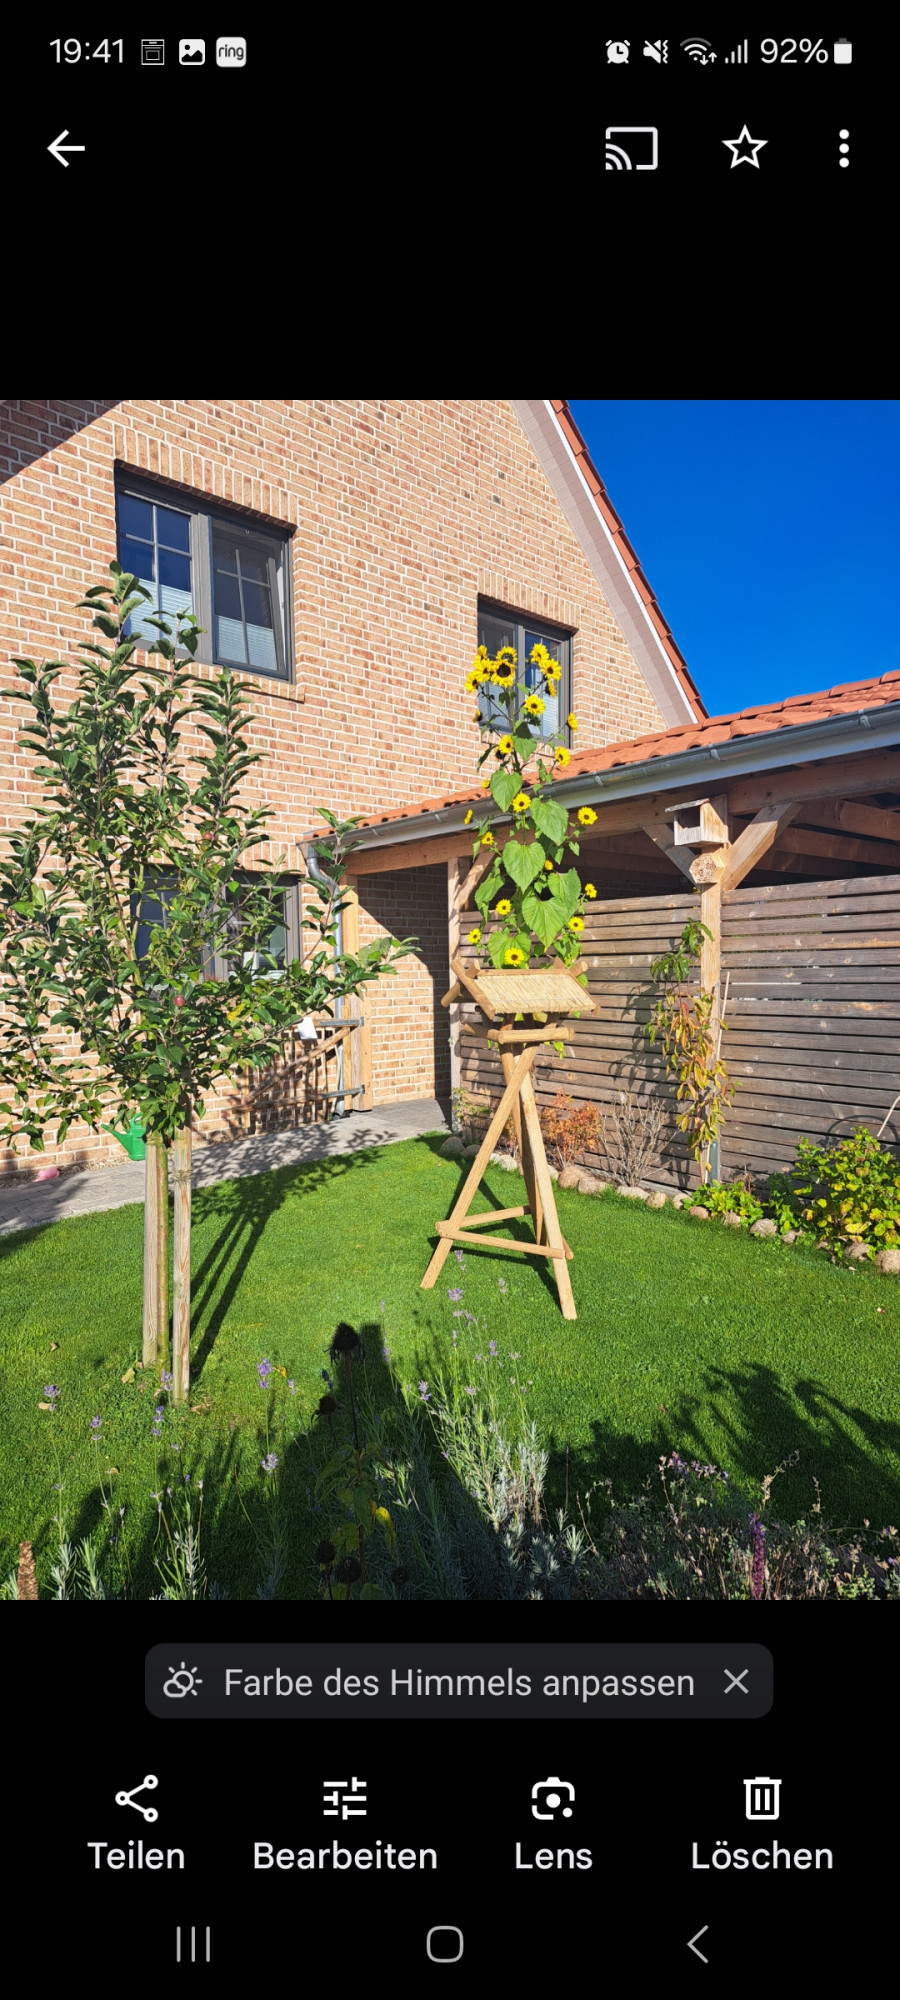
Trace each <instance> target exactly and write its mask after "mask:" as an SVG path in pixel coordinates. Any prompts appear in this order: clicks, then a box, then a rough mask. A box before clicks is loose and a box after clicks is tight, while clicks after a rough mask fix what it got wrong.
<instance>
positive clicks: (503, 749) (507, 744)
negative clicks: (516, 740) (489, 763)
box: [496, 736, 513, 757]
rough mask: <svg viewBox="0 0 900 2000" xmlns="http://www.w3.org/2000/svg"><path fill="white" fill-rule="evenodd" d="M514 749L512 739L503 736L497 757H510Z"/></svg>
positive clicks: (498, 746)
mask: <svg viewBox="0 0 900 2000" xmlns="http://www.w3.org/2000/svg"><path fill="white" fill-rule="evenodd" d="M512 747H513V740H512V737H511V736H501V738H500V741H499V743H498V745H497V749H496V755H497V756H498V757H508V756H509V753H510V751H511V749H512Z"/></svg>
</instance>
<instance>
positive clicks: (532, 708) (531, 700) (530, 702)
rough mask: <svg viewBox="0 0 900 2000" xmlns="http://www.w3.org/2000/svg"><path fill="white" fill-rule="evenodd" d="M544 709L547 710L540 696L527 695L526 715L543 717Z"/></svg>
mask: <svg viewBox="0 0 900 2000" xmlns="http://www.w3.org/2000/svg"><path fill="white" fill-rule="evenodd" d="M544 708H545V703H544V702H542V700H541V697H540V695H539V694H529V695H526V697H525V713H526V715H543V713H544Z"/></svg>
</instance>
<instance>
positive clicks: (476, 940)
mask: <svg viewBox="0 0 900 2000" xmlns="http://www.w3.org/2000/svg"><path fill="white" fill-rule="evenodd" d="M468 942H469V944H480V943H481V932H480V930H479V929H478V926H477V924H476V926H475V929H474V930H473V931H470V932H469V937H468Z"/></svg>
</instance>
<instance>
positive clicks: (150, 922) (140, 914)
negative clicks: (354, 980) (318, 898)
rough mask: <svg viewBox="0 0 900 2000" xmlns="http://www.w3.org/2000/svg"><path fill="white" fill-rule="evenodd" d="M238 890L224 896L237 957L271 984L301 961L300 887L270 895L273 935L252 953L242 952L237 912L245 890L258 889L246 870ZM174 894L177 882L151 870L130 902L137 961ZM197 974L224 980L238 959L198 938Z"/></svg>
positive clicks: (287, 886)
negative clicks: (266, 978)
mask: <svg viewBox="0 0 900 2000" xmlns="http://www.w3.org/2000/svg"><path fill="white" fill-rule="evenodd" d="M236 880H237V884H238V886H237V889H235V890H228V891H227V892H226V903H227V904H228V906H229V910H230V916H229V925H228V928H229V930H230V931H231V932H232V935H233V936H234V939H235V945H236V949H237V951H239V952H240V957H241V960H242V963H243V964H244V965H252V967H253V970H254V972H259V973H261V974H263V975H266V976H268V977H270V978H275V977H277V975H278V973H280V972H283V971H284V969H285V967H286V966H287V965H289V964H290V963H291V961H292V960H293V959H295V958H300V957H301V955H302V949H303V947H302V944H301V937H302V930H301V922H300V885H299V883H298V882H283V881H282V882H281V883H276V884H274V885H273V886H272V889H271V891H270V902H271V913H272V923H271V929H270V930H268V931H267V932H266V933H264V934H261V935H260V936H259V937H258V938H257V942H256V945H255V948H254V949H252V950H243V951H242V950H241V948H240V944H241V938H240V934H241V911H242V904H243V895H244V892H245V890H248V889H251V888H253V887H255V886H256V881H257V878H255V877H254V876H253V874H252V873H251V871H250V870H248V869H243V868H239V869H238V871H237V876H236ZM176 894H177V882H176V878H175V876H174V875H173V874H172V873H171V871H167V870H164V869H163V870H153V869H149V870H147V872H146V875H145V880H144V893H143V896H142V897H141V898H139V897H138V895H137V893H135V894H133V896H132V898H131V915H132V922H136V923H137V934H136V938H135V948H136V951H137V956H138V959H139V961H140V962H141V963H142V964H143V961H144V960H145V959H146V958H147V955H148V952H149V948H150V938H151V935H152V933H153V931H154V930H155V929H156V928H157V927H158V926H159V925H162V927H163V928H165V926H166V923H167V921H168V911H169V908H170V906H171V903H172V900H173V897H174V896H175V895H176ZM193 963H194V967H195V970H196V971H197V973H198V975H199V976H200V977H201V978H203V979H227V978H228V976H229V971H230V970H231V969H232V966H233V964H234V963H236V958H235V959H234V960H229V956H228V952H227V948H225V949H223V946H222V944H221V943H220V946H219V949H218V951H213V950H212V949H211V948H210V946H209V944H208V942H207V939H206V938H205V937H204V936H202V935H198V938H197V949H196V955H195V957H194V960H193Z"/></svg>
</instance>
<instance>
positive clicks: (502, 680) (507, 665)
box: [491, 660, 516, 688]
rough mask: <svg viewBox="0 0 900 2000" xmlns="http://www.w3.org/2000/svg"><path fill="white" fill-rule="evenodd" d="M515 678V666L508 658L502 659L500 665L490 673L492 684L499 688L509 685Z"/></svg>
mask: <svg viewBox="0 0 900 2000" xmlns="http://www.w3.org/2000/svg"><path fill="white" fill-rule="evenodd" d="M515 678H516V670H515V667H514V666H513V665H512V664H511V662H510V661H509V660H504V661H503V664H502V666H499V667H497V668H496V669H495V671H494V672H493V673H492V675H491V679H492V681H493V683H494V686H495V687H500V688H505V687H511V686H512V684H513V681H514V680H515Z"/></svg>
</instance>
